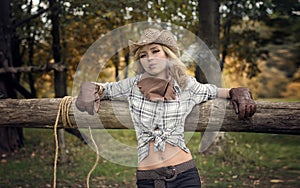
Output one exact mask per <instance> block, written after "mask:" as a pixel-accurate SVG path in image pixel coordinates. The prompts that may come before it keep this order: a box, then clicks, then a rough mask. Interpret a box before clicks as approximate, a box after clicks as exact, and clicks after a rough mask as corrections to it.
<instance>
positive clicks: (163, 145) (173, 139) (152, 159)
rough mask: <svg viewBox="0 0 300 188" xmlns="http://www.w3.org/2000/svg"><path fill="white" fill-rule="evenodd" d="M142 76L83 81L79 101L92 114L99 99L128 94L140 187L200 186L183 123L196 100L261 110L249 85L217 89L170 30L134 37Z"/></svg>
mask: <svg viewBox="0 0 300 188" xmlns="http://www.w3.org/2000/svg"><path fill="white" fill-rule="evenodd" d="M129 48H130V51H131V53H132V54H133V55H134V59H135V60H136V61H137V62H138V63H137V65H138V67H137V73H138V74H137V76H135V77H132V78H127V79H124V80H121V81H119V82H112V83H104V84H100V83H84V84H82V86H81V91H80V93H79V95H78V98H77V100H76V106H77V108H78V109H79V110H81V111H87V112H88V113H90V114H93V112H94V111H97V110H98V108H99V103H100V99H102V100H105V99H115V98H118V97H125V98H126V99H127V100H128V103H129V108H130V114H131V117H132V121H133V124H134V127H135V131H136V136H137V140H138V169H137V173H136V176H137V186H138V187H143V188H147V187H155V188H157V187H189V188H190V187H197V188H198V187H201V182H200V177H199V174H198V170H197V168H196V164H195V161H194V160H193V159H192V155H191V153H190V151H189V149H188V148H187V147H186V145H185V142H184V134H183V133H184V122H185V118H186V117H187V115H188V114H189V113H190V112H191V110H192V108H193V106H194V105H196V104H199V103H201V102H204V101H207V100H209V99H214V98H216V97H220V98H228V99H229V98H230V99H231V100H232V104H233V105H234V109H235V111H236V113H237V114H238V115H239V118H240V119H244V118H248V117H251V116H252V115H253V114H254V113H255V110H256V105H255V103H254V101H253V100H252V97H251V95H250V92H249V89H248V88H232V89H226V88H217V87H216V86H215V85H211V84H201V83H198V82H197V81H196V80H195V78H193V77H190V76H188V75H187V73H186V67H185V65H184V64H183V63H182V62H181V61H180V59H179V50H178V46H177V42H176V40H175V38H174V36H173V35H172V33H170V32H169V31H167V30H162V31H159V30H157V29H152V28H150V29H146V30H145V31H144V32H143V34H142V35H141V38H140V40H139V41H138V42H133V41H129Z"/></svg>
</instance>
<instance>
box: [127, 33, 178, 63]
mask: <svg viewBox="0 0 300 188" xmlns="http://www.w3.org/2000/svg"><path fill="white" fill-rule="evenodd" d="M128 43H129V50H130V52H131V53H132V54H133V55H134V54H135V53H136V51H137V50H138V49H139V48H140V47H142V46H145V45H147V44H152V43H155V44H161V45H164V46H167V47H168V48H169V49H170V50H171V51H173V52H174V53H175V55H176V56H177V57H179V47H178V44H177V41H176V39H175V37H174V35H173V34H172V33H171V32H170V31H167V30H162V31H159V30H158V29H153V28H149V29H146V30H144V31H143V33H142V35H141V37H140V39H139V41H138V42H133V41H131V40H129V42H128Z"/></svg>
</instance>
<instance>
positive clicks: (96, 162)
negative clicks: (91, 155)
mask: <svg viewBox="0 0 300 188" xmlns="http://www.w3.org/2000/svg"><path fill="white" fill-rule="evenodd" d="M89 131H90V135H91V139H92V141H93V144H94V146H95V148H96V153H97V157H96V161H95V163H94V165H93V167H92V169H91V170H90V172H89V173H88V175H87V177H86V187H87V188H89V187H90V176H91V174H92V173H93V171H94V170H95V169H96V167H97V165H98V162H99V150H98V147H97V144H96V142H95V140H94V138H93V135H92V131H91V127H89Z"/></svg>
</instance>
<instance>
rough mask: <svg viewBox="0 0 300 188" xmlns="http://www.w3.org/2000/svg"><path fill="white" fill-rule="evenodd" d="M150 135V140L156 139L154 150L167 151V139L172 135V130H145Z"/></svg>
mask: <svg viewBox="0 0 300 188" xmlns="http://www.w3.org/2000/svg"><path fill="white" fill-rule="evenodd" d="M144 134H146V135H147V136H148V139H147V140H148V141H151V140H154V151H165V146H166V140H167V139H168V137H169V136H170V135H171V134H170V132H164V131H162V130H154V131H151V132H150V131H149V132H144Z"/></svg>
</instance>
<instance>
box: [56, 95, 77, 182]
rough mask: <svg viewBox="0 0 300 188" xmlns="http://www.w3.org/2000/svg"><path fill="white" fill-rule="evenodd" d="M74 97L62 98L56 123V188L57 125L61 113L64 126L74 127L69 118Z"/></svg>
mask: <svg viewBox="0 0 300 188" xmlns="http://www.w3.org/2000/svg"><path fill="white" fill-rule="evenodd" d="M72 100H73V98H72V97H71V96H65V97H64V98H62V100H61V102H60V104H59V108H58V111H57V115H56V120H55V124H54V139H55V156H54V166H53V171H54V172H53V188H56V171H57V159H58V138H57V125H58V120H59V117H60V114H61V117H62V122H63V126H64V127H67V128H72V127H74V126H73V125H72V123H71V121H70V118H69V109H70V106H71V104H72Z"/></svg>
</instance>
